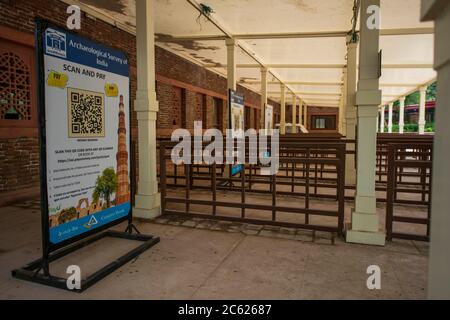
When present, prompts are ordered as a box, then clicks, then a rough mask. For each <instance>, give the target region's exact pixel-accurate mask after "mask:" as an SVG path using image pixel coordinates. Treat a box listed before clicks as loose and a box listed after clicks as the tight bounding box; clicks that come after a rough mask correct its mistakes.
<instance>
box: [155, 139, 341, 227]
mask: <svg viewBox="0 0 450 320" xmlns="http://www.w3.org/2000/svg"><path fill="white" fill-rule="evenodd" d="M173 146H174V143H171V142H167V141H160V144H159V149H160V150H159V162H160V163H159V165H160V188H161V198H162V210H163V213H164V214H175V215H184V216H190V217H207V218H211V219H216V220H227V221H239V222H245V223H253V224H264V225H276V226H285V227H295V228H303V229H310V230H318V231H327V232H332V233H338V234H342V232H343V227H344V209H345V203H344V201H345V199H344V191H345V184H344V183H345V172H344V171H345V143H320V144H318V143H313V142H309V143H295V142H282V143H281V144H280V153H279V162H280V168H281V169H282V170H280V171H279V172H278V174H274V175H271V176H265V175H262V174H261V169H262V167H263V166H262V165H261V164H253V165H250V164H247V165H245V170H244V171H243V172H242V173H240V174H239V175H238V176H236V177H229V176H224V172H226V170H225V166H223V165H218V164H213V165H209V166H206V165H204V164H203V165H193V164H187V165H186V164H184V165H179V166H176V165H174V164H173V162H172V161H171V156H170V153H171V149H172V148H173ZM249 152H250V151H249V150H248V149H247V150H246V153H247V155H248V153H249ZM173 166H175V167H177V169H176V170H172V172H170V173H169V172H168V169H172V167H173ZM325 168H329V169H332V170H330V171H333V172H334V173H333V174H334V177H326V178H325V177H324V176H323V174H322V176H321V174H320V170H324V169H325ZM169 190H170V191H172V192H171V193H172V195H169V194H168V191H169ZM180 190H183V192H179V191H180ZM195 190H203V192H204V191H205V190H207V191H208V193H209V195H208V197H209V199H208V200H205V199H193V197H192V195H193V192H194V191H195ZM324 190H328V191H327V192H328V194H329V198H330V205H329V206H328V207H329V209H328V207H327V209H324V208H314V205H312V199H314V198H316V197H318V196H319V195H320V193H321V192H325V191H324ZM177 191H178V192H177ZM224 193H227V194H228V193H233V194H234V195H236V197H238V198H239V199H240V202H231V201H225V200H220V201H219V200H218V195H223V194H224ZM257 194H260V195H264V194H266V195H268V196H270V204H262V203H255V201H254V199H253V200H251V199H250V200H249V195H252V196H254V195H257ZM286 195H288V196H290V198H289V202H291V203H294V204H295V205H293V206H287V205H282V204H280V202H283V199H280V197H282V196H286ZM302 203H303V206H301V205H300V204H302ZM171 205H175V206H176V205H178V208H174V207H171ZM180 205H182V206H183V208H182V209H181V210H180V208H179V206H180ZM193 206H197V207H198V206H201V207H202V208H203V207H209V208H210V211H209V212H208V213H205V212H204V210H201V211H202V212H201V213H199V212H195V211H194V210H192V207H193ZM218 208H232V209H238V210H239V209H240V210H239V215H234V216H232V215H230V214H226V215H223V214H222V215H221V214H219V212H218ZM255 211H257V212H258V215H257V216H256V215H255V214H254V212H255ZM249 212H250V213H253V214H249ZM267 213H269V215H268V216H267V217H266V216H265V215H267ZM285 214H293V215H296V218H298V217H301V220H302V221H301V222H298V219H294V220H296V221H295V222H293V219H291V218H285ZM262 215H264V216H265V217H264V218H262V217H261V216H262ZM312 216H322V217H328V218H332V220H333V221H334V222H332V223H327V224H322V223H313V222H312V221H311V219H310V218H311V217H312ZM327 222H328V221H327Z"/></svg>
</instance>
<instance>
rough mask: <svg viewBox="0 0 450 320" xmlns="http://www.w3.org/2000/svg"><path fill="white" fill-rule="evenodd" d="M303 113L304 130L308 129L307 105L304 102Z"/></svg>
mask: <svg viewBox="0 0 450 320" xmlns="http://www.w3.org/2000/svg"><path fill="white" fill-rule="evenodd" d="M303 114H304V117H303V118H304V119H303V122H304V124H303V126H304V127H305V129H306V130H309V129H308V105H307V104H306V103H305V109H304V112H303Z"/></svg>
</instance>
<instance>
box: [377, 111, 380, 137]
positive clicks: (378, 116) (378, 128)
mask: <svg viewBox="0 0 450 320" xmlns="http://www.w3.org/2000/svg"><path fill="white" fill-rule="evenodd" d="M379 123H380V110H379V109H378V112H377V133H378V132H380V126H379V125H378V124H379Z"/></svg>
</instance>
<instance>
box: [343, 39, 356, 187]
mask: <svg viewBox="0 0 450 320" xmlns="http://www.w3.org/2000/svg"><path fill="white" fill-rule="evenodd" d="M347 41H350V38H348V39H347ZM357 50H358V42H350V43H349V44H348V45H347V72H346V76H347V77H346V81H345V89H346V92H345V96H346V98H345V101H346V106H345V126H346V129H345V132H346V137H347V139H349V140H355V139H356V89H357V88H356V87H357V73H358V67H357V62H358V61H357V59H358V51H357ZM347 148H348V151H355V145H354V144H347ZM345 184H346V185H352V186H354V185H355V184H356V161H355V155H354V154H347V156H346V160H345Z"/></svg>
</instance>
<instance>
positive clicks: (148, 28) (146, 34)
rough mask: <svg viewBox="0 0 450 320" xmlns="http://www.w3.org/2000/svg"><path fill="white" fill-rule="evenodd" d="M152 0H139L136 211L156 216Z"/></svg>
mask: <svg viewBox="0 0 450 320" xmlns="http://www.w3.org/2000/svg"><path fill="white" fill-rule="evenodd" d="M153 5H154V3H153V0H142V1H137V2H136V12H137V16H136V49H137V92H136V100H135V102H134V109H135V111H136V114H137V120H138V132H139V141H138V146H139V181H138V188H137V194H136V197H135V207H134V211H133V214H134V216H135V217H139V218H143V219H153V218H155V217H157V216H159V215H160V214H161V197H160V194H159V193H158V179H157V171H156V166H157V162H156V118H157V114H158V110H159V106H158V101H157V100H156V88H155V32H154V31H155V30H154V25H153V23H154V8H153Z"/></svg>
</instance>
